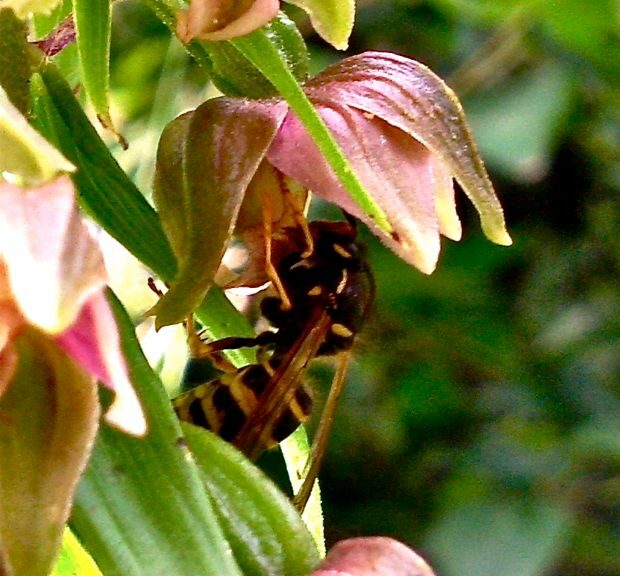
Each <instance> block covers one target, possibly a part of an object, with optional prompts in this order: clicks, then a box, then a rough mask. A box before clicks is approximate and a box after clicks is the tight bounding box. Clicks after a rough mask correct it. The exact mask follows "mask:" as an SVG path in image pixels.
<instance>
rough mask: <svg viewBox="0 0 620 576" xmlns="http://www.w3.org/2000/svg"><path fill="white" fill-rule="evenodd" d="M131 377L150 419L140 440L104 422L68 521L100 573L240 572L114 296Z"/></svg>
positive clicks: (157, 384)
mask: <svg viewBox="0 0 620 576" xmlns="http://www.w3.org/2000/svg"><path fill="white" fill-rule="evenodd" d="M110 304H111V305H112V308H113V310H114V314H115V316H116V319H117V322H118V325H119V330H120V335H121V342H122V347H123V352H124V353H125V357H126V361H127V366H128V369H129V373H130V378H131V381H132V383H133V385H134V387H135V389H136V391H137V392H138V394H139V396H140V399H141V402H142V406H143V408H144V411H145V414H146V416H147V420H148V423H149V433H148V435H147V436H146V437H145V438H134V437H130V436H128V435H126V434H123V433H121V432H119V431H117V430H115V429H113V428H111V427H109V426H102V428H101V430H100V434H99V437H98V440H97V443H96V446H95V450H94V451H93V456H92V458H91V461H90V464H89V467H88V469H87V470H86V472H85V474H84V476H83V478H82V482H81V484H80V486H79V489H78V492H77V496H76V500H75V506H74V510H73V515H72V518H71V526H72V528H73V529H74V530H75V532H76V534H77V536H78V537H79V538H80V540H81V541H82V543H83V544H84V546H85V548H86V549H87V550H88V551H89V552H90V554H91V555H92V556H93V558H94V560H95V561H96V562H97V565H98V566H99V567H100V568H101V570H102V572H103V573H104V574H123V575H124V576H131V575H136V576H137V575H141V576H142V575H145V574H148V575H149V576H152V575H158V574H162V575H163V574H166V575H168V574H175V575H178V576H183V575H194V574H202V575H209V574H211V575H214V576H227V575H237V574H240V572H239V570H238V568H237V566H236V565H235V563H234V561H233V560H232V558H231V555H230V549H229V547H228V545H227V543H226V541H225V539H224V535H223V534H222V531H221V530H220V527H219V525H218V522H217V520H216V518H215V516H214V513H213V509H212V507H211V504H210V501H209V498H208V496H207V495H206V493H205V491H204V487H203V485H202V481H201V478H200V475H199V473H198V470H197V468H196V466H195V465H194V464H193V463H192V462H191V459H189V458H188V457H187V452H186V449H185V448H184V447H183V444H182V442H180V440H181V430H180V428H179V424H178V421H177V419H176V416H175V415H174V413H173V412H172V408H171V405H170V401H169V399H168V397H167V396H166V394H165V392H164V389H163V387H162V385H161V382H160V381H159V379H158V378H157V376H156V375H155V374H154V373H153V371H152V370H151V368H150V366H149V365H148V363H147V361H146V358H145V357H144V355H143V354H142V350H141V349H140V346H139V344H138V342H137V340H136V337H135V334H134V330H133V326H132V325H131V322H130V320H129V318H128V317H127V315H126V313H125V311H124V310H123V309H122V307H121V305H120V304H119V303H118V301H116V299H115V298H112V297H111V298H110Z"/></svg>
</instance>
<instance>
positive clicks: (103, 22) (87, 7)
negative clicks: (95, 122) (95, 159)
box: [73, 0, 112, 128]
mask: <svg viewBox="0 0 620 576" xmlns="http://www.w3.org/2000/svg"><path fill="white" fill-rule="evenodd" d="M73 6H74V20H75V31H76V41H77V48H78V54H79V58H80V69H81V71H82V83H83V85H84V88H85V90H86V94H87V95H88V98H89V100H90V101H91V103H92V105H93V107H94V109H95V112H96V113H97V117H98V118H99V120H100V121H101V123H102V124H103V125H104V126H105V127H108V128H112V119H111V118H110V109H109V102H108V92H109V80H110V31H111V23H110V21H111V15H112V4H111V2H110V0H73Z"/></svg>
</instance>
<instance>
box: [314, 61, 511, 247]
mask: <svg viewBox="0 0 620 576" xmlns="http://www.w3.org/2000/svg"><path fill="white" fill-rule="evenodd" d="M305 90H306V92H307V94H308V96H309V97H310V98H311V99H312V100H313V101H317V100H318V101H321V100H333V101H337V102H343V103H346V104H348V105H349V106H352V107H355V108H358V109H360V110H363V111H365V112H368V113H370V114H374V115H376V116H378V117H379V118H382V119H383V120H385V121H386V122H389V123H390V124H392V125H393V126H396V127H398V128H400V129H401V130H403V131H404V132H406V133H407V134H409V135H410V136H412V137H413V138H415V139H416V140H418V141H419V142H421V143H422V144H424V145H425V146H427V147H428V148H429V149H430V150H431V151H432V152H433V153H434V154H435V155H436V156H437V158H438V159H439V160H440V161H441V162H442V163H443V164H444V165H445V166H446V167H447V168H448V170H450V172H451V173H452V175H453V176H454V177H455V178H456V179H457V181H458V182H459V184H460V185H461V186H462V188H463V190H464V191H465V193H466V194H467V195H468V196H469V198H470V200H471V201H472V202H473V204H474V206H475V207H476V209H477V210H478V213H479V214H480V219H481V224H482V229H483V231H484V233H485V234H486V236H487V237H488V238H489V239H490V240H492V241H493V242H496V243H497V244H503V245H509V244H511V242H512V241H511V239H510V236H509V235H508V232H507V231H506V226H505V222H504V215H503V211H502V208H501V206H500V204H499V201H498V199H497V197H496V195H495V192H494V190H493V186H492V184H491V181H490V180H489V177H488V175H487V172H486V170H485V168H484V164H483V163H482V159H481V158H480V155H479V154H478V151H477V148H476V145H475V142H474V140H473V137H472V135H471V131H470V129H469V127H468V125H467V123H466V121H465V115H464V113H463V109H462V107H461V104H460V103H459V101H458V99H457V97H456V96H455V94H454V92H453V91H452V90H451V89H450V88H449V87H448V86H446V84H445V83H444V82H443V80H441V78H439V77H438V76H437V75H436V74H434V73H433V72H432V71H431V70H429V69H428V68H427V67H426V66H424V65H422V64H420V63H419V62H416V61H414V60H411V59H409V58H405V57H403V56H398V55H396V54H391V53H389V52H365V53H363V54H359V55H357V56H352V57H351V58H346V59H344V60H341V61H340V62H338V63H337V64H335V65H333V66H330V67H329V68H327V69H326V70H324V71H323V72H321V73H320V74H319V75H317V76H315V77H314V78H312V79H311V80H310V81H309V82H308V83H307V84H306V87H305Z"/></svg>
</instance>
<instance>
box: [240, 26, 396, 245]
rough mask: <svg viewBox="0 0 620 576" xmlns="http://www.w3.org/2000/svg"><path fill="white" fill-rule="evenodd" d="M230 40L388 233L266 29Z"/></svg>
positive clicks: (378, 211) (387, 226) (384, 220)
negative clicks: (287, 107) (293, 113)
mask: <svg viewBox="0 0 620 576" xmlns="http://www.w3.org/2000/svg"><path fill="white" fill-rule="evenodd" d="M230 43H231V44H232V45H233V46H235V48H237V50H239V52H241V53H242V54H243V55H244V56H245V57H246V58H247V59H248V60H249V61H250V62H251V63H252V64H253V65H254V66H255V67H256V68H257V69H258V70H259V71H260V72H261V73H262V74H263V75H264V76H265V78H267V79H268V80H269V81H270V82H271V83H272V84H273V85H274V86H275V88H276V89H277V90H278V92H279V93H280V94H281V95H282V97H283V98H284V99H285V100H286V101H287V102H288V104H289V106H290V107H291V109H292V110H293V112H295V114H296V115H297V116H298V118H299V119H300V120H301V122H302V123H303V125H304V127H305V128H306V130H307V131H308V134H310V136H311V137H312V139H313V140H314V142H315V143H316V145H317V146H318V148H319V150H320V151H321V153H322V154H323V156H324V158H325V160H327V162H328V164H329V165H330V166H331V168H332V170H333V171H334V173H335V174H336V176H337V177H338V179H339V180H340V182H341V183H342V185H343V186H344V187H345V188H346V190H347V191H348V192H349V194H351V197H352V198H353V199H354V200H355V202H356V203H357V204H358V205H359V206H360V207H361V208H362V210H363V211H364V212H365V213H366V214H368V215H369V216H370V217H371V218H373V219H374V220H375V222H376V223H377V225H378V226H380V227H381V228H383V230H385V231H386V232H387V233H390V232H391V231H392V227H391V226H390V223H389V222H388V220H387V218H386V216H385V213H384V212H383V210H381V208H380V207H379V206H378V205H377V204H376V202H375V201H374V200H373V199H372V197H371V196H370V195H369V194H368V192H367V191H366V189H365V188H364V187H363V186H362V184H361V182H360V181H359V180H358V178H357V176H356V175H355V173H354V172H353V170H352V168H351V165H350V164H349V162H348V160H347V159H346V157H345V156H344V154H343V153H342V150H341V149H340V146H338V143H337V142H336V141H335V140H334V137H333V136H332V134H331V132H330V131H329V128H328V127H327V126H326V125H325V122H323V119H322V118H321V117H320V116H319V114H318V112H317V111H316V109H315V108H314V106H313V105H312V103H311V102H310V100H309V99H308V97H307V96H306V94H305V93H304V91H303V89H302V88H301V86H300V85H299V83H298V82H297V80H295V77H294V76H293V73H292V72H291V70H290V69H289V68H288V66H287V65H286V62H284V61H283V60H282V58H281V57H280V53H279V52H278V50H277V48H276V47H275V46H274V44H273V43H272V42H271V41H270V40H269V37H268V36H267V34H266V33H265V32H264V31H263V30H257V31H256V32H253V33H252V34H249V35H248V36H243V37H241V38H236V39H234V40H231V41H230Z"/></svg>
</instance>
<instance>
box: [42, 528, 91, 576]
mask: <svg viewBox="0 0 620 576" xmlns="http://www.w3.org/2000/svg"><path fill="white" fill-rule="evenodd" d="M52 576H102V574H101V572H100V571H99V568H98V567H97V565H96V564H95V561H94V560H93V559H92V558H91V557H90V555H89V554H88V552H86V550H84V548H82V545H81V544H80V543H79V542H78V539H77V538H76V537H75V535H74V534H73V532H71V530H69V528H66V529H65V532H64V534H63V537H62V549H61V550H60V555H59V556H58V560H57V562H56V565H55V566H54V570H53V571H52Z"/></svg>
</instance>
